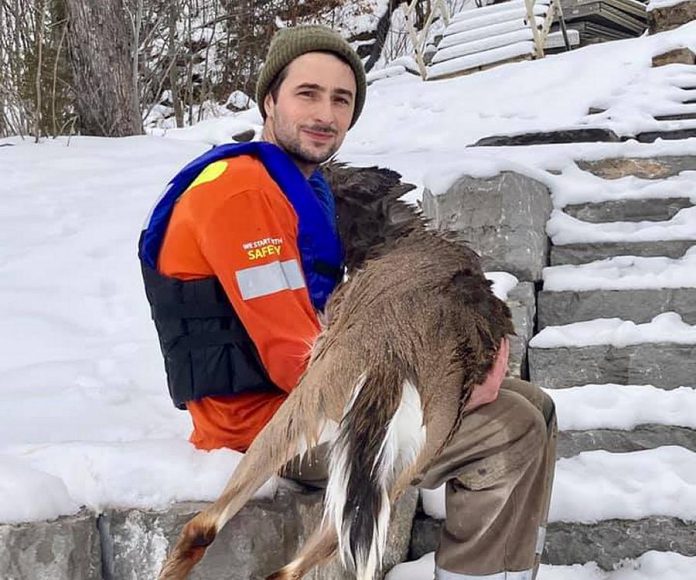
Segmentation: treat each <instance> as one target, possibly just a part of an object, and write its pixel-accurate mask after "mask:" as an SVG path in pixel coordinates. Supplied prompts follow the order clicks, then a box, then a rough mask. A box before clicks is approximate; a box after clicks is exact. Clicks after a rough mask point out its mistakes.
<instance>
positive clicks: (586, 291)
mask: <svg viewBox="0 0 696 580" xmlns="http://www.w3.org/2000/svg"><path fill="white" fill-rule="evenodd" d="M542 276H543V280H544V289H543V291H542V292H540V293H539V296H538V305H537V308H538V326H539V328H540V329H543V328H545V327H547V326H557V325H562V324H568V323H571V322H581V321H585V320H594V319H596V318H612V317H619V318H622V319H623V320H631V321H633V322H648V321H650V320H651V319H652V318H654V317H655V316H657V315H658V314H662V313H663V312H677V313H679V314H680V315H681V316H682V319H683V320H684V321H685V322H686V323H687V324H696V247H693V248H691V249H689V250H688V251H687V252H686V254H685V255H684V256H683V257H681V258H677V259H672V258H667V257H650V258H645V257H636V256H620V257H615V258H609V259H606V260H601V261H598V262H590V263H587V264H581V265H564V266H553V267H549V268H544V271H543V273H542Z"/></svg>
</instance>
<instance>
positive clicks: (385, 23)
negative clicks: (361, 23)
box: [365, 0, 399, 72]
mask: <svg viewBox="0 0 696 580" xmlns="http://www.w3.org/2000/svg"><path fill="white" fill-rule="evenodd" d="M398 7H399V3H398V2H397V1H396V0H390V1H389V3H388V4H387V11H386V12H385V13H384V14H382V16H381V17H380V19H379V20H378V21H377V30H376V31H375V41H374V43H373V44H372V49H371V50H370V56H369V58H368V59H367V62H366V63H365V72H370V71H371V70H372V67H374V66H375V64H377V61H378V60H379V57H380V55H381V54H382V49H383V48H384V43H385V42H386V41H387V35H388V34H389V28H390V27H391V18H392V14H393V13H394V10H396V9H397V8H398Z"/></svg>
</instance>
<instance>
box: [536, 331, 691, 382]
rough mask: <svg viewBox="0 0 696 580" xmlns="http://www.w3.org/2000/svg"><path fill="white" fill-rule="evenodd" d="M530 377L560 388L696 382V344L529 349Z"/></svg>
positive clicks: (603, 345) (605, 345) (654, 343)
mask: <svg viewBox="0 0 696 580" xmlns="http://www.w3.org/2000/svg"><path fill="white" fill-rule="evenodd" d="M528 359H529V376H530V380H531V381H532V382H533V383H535V384H537V385H539V386H540V387H544V388H549V389H559V388H566V387H573V386H579V385H587V384H603V383H616V384H620V385H637V384H651V385H654V386H655V387H659V388H663V389H674V388H677V387H681V386H691V387H693V386H696V345H694V344H675V343H670V342H651V343H643V344H636V345H631V346H625V347H615V346H612V345H608V344H601V345H592V346H578V347H557V348H539V347H535V346H532V347H531V348H530V349H529V352H528Z"/></svg>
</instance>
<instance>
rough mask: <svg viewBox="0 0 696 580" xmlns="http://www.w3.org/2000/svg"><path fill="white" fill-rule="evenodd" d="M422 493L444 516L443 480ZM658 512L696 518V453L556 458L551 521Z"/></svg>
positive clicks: (672, 450)
mask: <svg viewBox="0 0 696 580" xmlns="http://www.w3.org/2000/svg"><path fill="white" fill-rule="evenodd" d="M646 482H649V484H646ZM421 496H422V499H423V509H424V511H425V513H426V514H428V515H429V516H431V517H434V518H436V519H444V517H445V487H444V485H443V486H442V487H440V488H438V489H435V490H421ZM657 515H661V516H671V517H675V518H681V519H683V520H686V521H696V453H693V452H692V451H689V450H687V449H684V448H683V447H672V446H666V447H658V448H657V449H648V450H645V451H634V452H631V453H609V452H607V451H586V452H584V453H581V454H580V455H578V456H576V457H571V458H569V459H559V460H558V462H557V463H556V475H555V479H554V484H553V497H552V498H551V509H550V515H549V521H552V522H558V521H563V522H582V523H588V524H591V523H595V522H598V521H601V520H608V519H612V518H619V519H640V518H646V517H649V516H657Z"/></svg>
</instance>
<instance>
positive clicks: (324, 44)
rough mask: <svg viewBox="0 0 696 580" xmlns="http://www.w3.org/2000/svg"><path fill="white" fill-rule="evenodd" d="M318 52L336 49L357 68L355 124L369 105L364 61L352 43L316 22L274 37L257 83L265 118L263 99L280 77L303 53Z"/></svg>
mask: <svg viewBox="0 0 696 580" xmlns="http://www.w3.org/2000/svg"><path fill="white" fill-rule="evenodd" d="M317 51H326V52H333V53H335V54H337V55H339V56H341V57H343V58H344V59H345V60H346V61H347V62H348V64H349V65H350V68H352V69H353V74H354V75H355V85H356V89H357V90H356V95H355V109H354V110H353V119H352V121H351V122H350V126H351V127H352V126H353V125H355V122H356V121H357V120H358V117H359V116H360V112H361V111H362V108H363V105H364V104H365V92H366V90H367V80H366V79H365V69H364V68H363V65H362V61H361V60H360V57H359V56H358V55H357V53H356V52H355V51H354V50H353V49H352V48H351V46H350V44H348V43H347V42H346V41H345V40H344V39H343V38H342V37H341V36H340V35H339V34H337V33H336V32H334V31H333V30H331V29H330V28H327V27H325V26H316V25H305V26H295V27H292V28H283V29H281V30H279V31H278V32H276V33H275V35H274V36H273V38H272V39H271V45H270V47H269V49H268V54H267V55H266V62H265V64H264V65H263V68H262V69H261V73H260V74H259V81H258V83H257V84H256V103H257V104H258V107H259V110H260V111H261V115H262V116H263V118H264V120H265V119H266V111H265V110H264V108H263V101H264V99H265V98H266V94H267V93H268V89H269V88H270V86H271V84H272V83H273V80H274V79H275V78H276V76H278V74H279V73H280V71H282V70H283V69H284V68H285V67H286V66H287V65H288V64H290V63H291V62H292V61H293V60H295V59H296V58H297V57H298V56H302V55H303V54H305V53H307V52H317Z"/></svg>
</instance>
